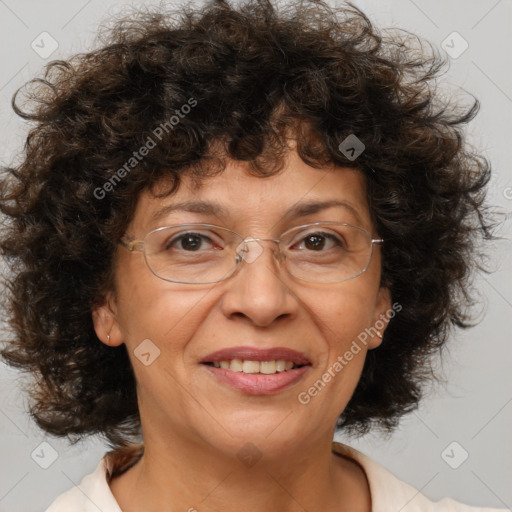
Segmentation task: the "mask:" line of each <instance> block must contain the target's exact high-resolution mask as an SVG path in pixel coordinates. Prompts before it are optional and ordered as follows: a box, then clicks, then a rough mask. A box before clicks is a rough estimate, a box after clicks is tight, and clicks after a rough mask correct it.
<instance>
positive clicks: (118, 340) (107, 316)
mask: <svg viewBox="0 0 512 512" xmlns="http://www.w3.org/2000/svg"><path fill="white" fill-rule="evenodd" d="M92 321H93V324H94V330H95V331H96V335H97V336H98V338H99V339H100V341H102V342H103V343H105V345H108V346H109V347H117V346H119V345H121V344H122V343H123V336H122V334H121V330H120V328H119V324H118V322H117V308H116V303H115V300H114V296H113V294H112V293H111V292H109V293H108V294H107V295H106V297H105V301H104V302H103V304H102V305H100V306H97V307H96V308H94V309H93V311H92Z"/></svg>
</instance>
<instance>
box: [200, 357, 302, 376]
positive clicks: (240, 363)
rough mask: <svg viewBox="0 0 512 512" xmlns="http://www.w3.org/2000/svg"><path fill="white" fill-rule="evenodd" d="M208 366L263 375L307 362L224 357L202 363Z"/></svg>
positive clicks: (279, 371)
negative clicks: (219, 359)
mask: <svg viewBox="0 0 512 512" xmlns="http://www.w3.org/2000/svg"><path fill="white" fill-rule="evenodd" d="M202 364H205V365H206V366H212V367H214V368H222V369H224V370H229V371H232V372H242V373H247V374H256V373H258V374H262V375H274V374H276V373H281V372H286V371H290V370H296V369H297V368H302V367H303V366H308V365H306V364H296V363H294V362H293V361H286V360H285V359H274V360H270V361H251V360H250V359H249V360H247V359H246V360H242V359H231V360H228V359H224V360H222V361H215V362H213V361H211V362H206V363H202Z"/></svg>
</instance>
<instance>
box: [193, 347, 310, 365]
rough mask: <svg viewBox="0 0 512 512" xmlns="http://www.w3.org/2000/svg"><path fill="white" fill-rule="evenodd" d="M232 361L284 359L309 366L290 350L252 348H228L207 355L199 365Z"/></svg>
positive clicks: (305, 359)
mask: <svg viewBox="0 0 512 512" xmlns="http://www.w3.org/2000/svg"><path fill="white" fill-rule="evenodd" d="M232 359H242V360H244V361H274V360H278V359H284V360H285V361H291V362H293V363H295V364H296V365H305V364H311V363H310V361H309V359H308V358H307V357H306V356H305V355H304V354H302V353H301V352H298V351H297V350H293V349H291V348H286V347H272V348H265V349H261V348H254V347H247V346H246V347H243V346H240V347H230V348H224V349H222V350H217V351H215V352H212V353H211V354H208V355H207V356H206V357H204V358H203V359H202V360H201V363H217V362H220V361H230V360H232Z"/></svg>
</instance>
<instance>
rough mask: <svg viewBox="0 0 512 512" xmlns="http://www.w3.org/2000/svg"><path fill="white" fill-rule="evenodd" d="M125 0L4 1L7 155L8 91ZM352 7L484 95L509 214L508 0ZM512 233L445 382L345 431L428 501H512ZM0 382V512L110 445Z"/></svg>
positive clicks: (74, 476) (0, 77) (18, 139)
mask: <svg viewBox="0 0 512 512" xmlns="http://www.w3.org/2000/svg"><path fill="white" fill-rule="evenodd" d="M133 3H137V2H133ZM146 3H148V2H146ZM127 4H128V2H123V1H122V0H101V1H100V0H88V1H87V0H44V1H41V0H40V1H36V0H0V63H1V64H0V130H1V141H2V142H1V144H0V164H6V163H8V162H10V161H12V159H13V158H14V157H15V156H16V154H17V152H18V151H19V150H20V148H21V146H22V144H23V139H24V135H25V134H26V130H27V125H26V124H25V123H24V122H22V121H21V120H20V119H18V118H16V117H15V116H14V115H13V113H12V112H11V107H10V99H11V96H12V94H13V92H14V91H15V90H16V89H17V88H18V87H19V86H20V85H21V84H22V83H24V82H26V81H27V80H29V79H30V78H32V77H33V76H34V75H35V74H37V73H39V72H40V71H41V68H42V66H43V65H44V64H45V63H46V62H47V61H48V60H52V59H55V58H66V57H68V56H69V55H70V54H72V53H75V52H78V51H85V50H87V49H88V48H90V47H91V43H92V41H93V37H94V33H95V30H96V27H97V26H98V24H99V23H100V22H101V21H102V20H103V21H105V20H108V17H109V13H112V12H119V11H120V10H121V11H122V10H123V7H124V6H126V5H127ZM355 4H356V5H358V6H359V7H361V8H362V9H363V10H365V11H366V12H367V14H368V15H369V16H370V18H371V19H372V20H374V21H376V22H378V23H380V24H382V25H386V26H398V27H403V28H406V29H408V30H410V31H412V32H415V33H417V34H419V35H421V36H424V37H426V38H428V39H429V40H430V41H432V42H433V43H434V44H435V45H437V46H439V47H441V48H444V49H445V50H446V51H447V52H448V53H449V54H450V55H451V57H450V59H451V68H450V72H449V74H448V76H447V78H446V80H445V82H446V83H447V84H456V85H460V86H462V87H464V88H465V89H466V90H468V91H470V92H472V93H473V94H475V95H476V96H477V97H478V98H479V99H480V100H481V103H482V109H481V113H480V114H479V116H478V118H477V120H476V121H475V122H474V123H473V127H472V128H471V130H470V136H471V141H472V142H473V143H474V144H475V145H477V146H478V147H480V148H482V149H483V151H484V153H485V154H486V156H487V157H489V158H490V159H491V161H492V163H493V166H494V169H495V175H494V178H493V181H492V185H491V198H490V199H491V200H492V202H493V203H494V204H495V205H497V206H500V207H501V208H502V209H503V211H505V212H509V213H510V211H511V207H512V173H511V170H510V164H511V160H512V159H511V147H512V144H511V134H512V126H511V124H512V123H511V118H512V116H511V113H512V66H511V62H512V58H511V51H512V31H511V29H512V20H511V15H512V2H511V0H472V1H471V2H467V1H465V0H429V1H427V0H414V1H413V0H395V1H390V0H387V1H379V0H356V1H355ZM454 32H457V34H454ZM443 41H444V43H443ZM57 45H58V47H57ZM466 45H467V49H466ZM55 47H56V48H55ZM445 50H443V51H445ZM510 233H511V228H510V222H506V223H505V224H504V228H503V230H502V234H503V236H504V237H506V240H505V241H503V242H501V243H499V244H496V246H495V249H494V250H493V251H494V256H495V257H494V261H493V265H494V266H495V268H496V272H495V273H494V274H493V275H490V276H485V277H481V278H480V279H479V280H478V282H477V284H478V288H479V290H480V291H481V293H482V296H483V299H484V302H485V316H484V319H483V321H482V322H481V324H480V325H479V326H478V327H476V328H474V329H472V330H470V331H468V332H462V333H458V334H457V335H456V336H454V338H453V340H452V342H451V345H450V347H449V349H448V350H447V351H446V353H445V358H444V360H443V363H442V364H441V363H440V368H441V367H442V369H443V371H444V373H445V374H446V375H447V376H449V379H450V383H449V385H448V386H447V387H445V388H443V387H437V388H435V389H433V390H432V391H431V392H430V394H429V396H428V398H427V399H426V400H425V401H424V402H423V404H422V405H421V407H420V409H419V411H417V412H414V413H412V414H410V415H409V416H408V417H406V418H405V419H404V421H403V422H402V425H401V427H400V429H399V430H398V431H397V432H396V433H395V434H394V435H393V436H392V437H390V438H389V439H385V438H383V437H379V436H377V435H370V436H366V437H365V438H363V439H360V440H358V441H354V440H347V439H344V438H341V437H340V438H339V439H340V440H342V441H344V442H348V443H350V444H352V445H353V446H354V447H355V448H357V449H359V450H361V451H363V452H365V453H367V454H369V455H370V456H371V457H373V458H374V459H376V460H377V461H378V462H380V463H381V464H383V465H384V466H385V467H387V468H388V469H389V470H391V471H392V472H393V473H394V474H395V475H396V476H398V477H399V478H401V479H403V480H406V481H407V482H409V483H410V484H412V485H413V486H415V487H416V488H417V489H419V490H421V492H423V493H424V494H426V495H427V496H429V497H430V498H432V499H439V498H442V497H444V496H451V497H453V498H455V499H457V500H460V501H463V502H466V503H469V504H472V505H480V506H483V505H487V506H493V507H500V508H507V509H510V508H511V507H512V462H511V461H512V443H511V442H510V439H511V437H510V432H511V431H512V429H511V426H512V403H511V402H512V385H511V382H512V378H511V370H510V369H511V367H512V349H511V346H510V330H511V327H512V322H511V318H512V291H511V282H512V265H511V261H510V260H511V254H512V251H511V244H510ZM2 318H3V315H2ZM0 381H1V384H0V512H28V511H32V512H40V511H43V510H44V509H45V508H46V507H47V506H48V505H49V503H50V502H51V501H52V499H53V498H55V497H56V496H57V495H58V494H59V493H61V492H62V491H64V490H66V489H68V488H69V487H71V486H72V485H74V484H76V483H78V482H79V480H80V479H81V477H82V476H83V475H85V474H86V473H89V472H91V471H92V470H93V469H94V468H95V466H96V465H97V463H98V461H99V459H100V458H101V457H102V455H103V453H104V450H105V447H104V446H103V444H102V443H101V442H100V441H98V440H95V439H91V440H89V441H87V442H85V443H83V444H79V445H77V446H74V447H70V446H68V444H67V443H66V442H64V441H62V440H58V439H54V438H51V437H49V436H46V435H45V434H44V433H43V432H41V431H39V430H38V429H37V428H36V427H35V426H34V425H33V424H32V423H31V422H30V420H29V418H28V416H27V414H26V413H25V408H26V399H25V398H24V396H23V395H22V393H21V392H20V389H19V375H18V374H17V373H16V372H15V371H13V370H12V369H8V368H6V367H5V366H4V365H3V364H0ZM41 443H48V444H49V446H48V445H46V444H43V445H41ZM45 466H48V467H47V469H44V467H45ZM404 505H405V504H404ZM390 512H392V511H390ZM396 512H398V511H396Z"/></svg>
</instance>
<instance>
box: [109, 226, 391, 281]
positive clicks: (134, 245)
mask: <svg viewBox="0 0 512 512" xmlns="http://www.w3.org/2000/svg"><path fill="white" fill-rule="evenodd" d="M332 224H335V225H338V226H340V225H342V226H349V227H352V228H355V229H358V230H359V231H363V232H364V233H365V234H366V235H368V239H369V240H370V244H371V247H370V255H369V257H368V262H367V263H366V266H365V267H364V268H363V269H362V270H361V271H360V272H358V273H357V274H355V275H353V276H350V277H347V278H345V279H341V280H340V281H330V282H328V283H321V282H320V283H319V282H317V281H309V280H307V279H303V278H301V277H298V276H295V275H294V274H292V273H291V272H290V270H289V269H288V267H287V266H286V265H284V266H285V269H286V272H287V273H288V274H289V275H290V276H292V277H294V278H295V279H299V280H301V281H305V282H307V283H315V284H335V283H342V282H344V281H348V280H350V279H354V278H356V277H358V276H360V275H361V274H363V273H364V272H366V270H368V267H369V266H370V262H371V260H372V256H373V246H374V244H378V245H382V244H383V243H384V240H383V239H382V238H373V236H372V235H371V234H370V233H369V232H368V231H367V230H366V229H364V228H361V227H359V226H354V225H353V224H348V223H346V222H337V221H324V222H321V221H320V222H313V223H310V224H303V225H301V226H294V227H293V228H290V229H287V230H286V231H284V232H283V233H281V235H280V238H279V239H275V238H253V237H245V238H244V237H243V236H242V235H241V234H240V233H237V232H236V231H233V230H232V229H229V228H225V227H223V226H219V225H217V224H209V223H205V222H187V223H182V224H169V225H167V226H161V227H159V228H156V229H153V230H151V231H149V232H148V233H146V235H145V236H144V238H142V239H139V240H136V239H133V238H130V237H123V238H121V239H120V240H119V241H118V243H119V244H120V245H122V246H123V247H124V248H125V249H127V250H128V251H129V252H131V253H133V252H142V253H143V254H144V261H145V262H146V265H147V267H148V268H149V270H150V271H151V273H152V274H153V275H154V276H156V277H158V278H159V279H162V280H163V281H168V282H171V283H180V284H215V283H220V282H221V281H225V280H226V279H229V278H230V277H231V276H233V274H235V272H237V271H238V269H239V268H240V266H241V263H242V261H244V257H243V254H244V253H245V252H246V250H247V243H248V242H262V241H269V242H276V243H277V246H278V251H279V254H278V261H279V263H280V264H281V263H282V262H283V261H285V260H286V256H285V255H284V254H283V251H282V249H281V245H280V242H281V240H282V238H283V237H284V236H285V235H286V234H288V233H289V232H291V231H299V230H300V229H301V228H308V227H313V226H318V225H322V226H324V225H332ZM187 226H194V227H199V226H201V227H206V228H218V229H222V230H224V231H229V232H230V233H232V234H234V235H236V236H237V237H238V238H240V243H243V244H244V245H243V249H242V250H240V251H239V252H238V253H235V254H236V255H235V266H234V267H233V270H232V271H231V272H229V273H228V274H226V275H225V276H224V277H221V278H220V279H218V280H216V281H205V282H190V281H177V280H175V279H169V278H166V277H162V276H159V275H158V274H157V273H156V272H155V271H154V270H153V269H152V268H151V265H150V264H149V262H148V259H147V254H146V250H145V248H146V239H147V238H148V237H149V236H150V235H152V234H153V233H156V232H158V231H162V230H164V229H168V228H173V227H174V228H176V227H187ZM241 255H242V256H241Z"/></svg>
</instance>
